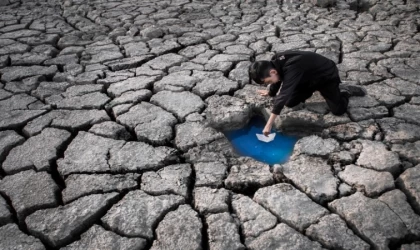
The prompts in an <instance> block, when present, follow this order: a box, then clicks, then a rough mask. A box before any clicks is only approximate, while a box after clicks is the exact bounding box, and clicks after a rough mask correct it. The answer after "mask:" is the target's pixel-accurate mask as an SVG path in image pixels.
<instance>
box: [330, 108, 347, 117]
mask: <svg viewBox="0 0 420 250" xmlns="http://www.w3.org/2000/svg"><path fill="white" fill-rule="evenodd" d="M346 111H347V108H340V109H331V113H332V114H333V115H336V116H340V115H343V114H344V113H346Z"/></svg>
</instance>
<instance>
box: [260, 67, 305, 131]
mask: <svg viewBox="0 0 420 250" xmlns="http://www.w3.org/2000/svg"><path fill="white" fill-rule="evenodd" d="M302 75H303V72H302V71H301V70H300V69H292V70H290V71H289V72H287V74H285V78H284V80H283V84H282V85H281V89H280V93H279V94H278V95H277V96H276V97H275V98H274V105H273V109H272V111H271V115H270V118H269V119H268V121H267V123H266V125H265V127H264V130H263V134H264V135H266V136H267V135H268V134H270V132H271V128H272V127H273V124H274V121H275V119H276V117H277V116H278V115H279V114H280V112H281V110H282V109H283V107H284V105H285V104H286V102H287V100H289V98H290V96H291V95H292V93H293V91H294V90H295V88H296V85H298V84H299V81H300V79H301V78H302Z"/></svg>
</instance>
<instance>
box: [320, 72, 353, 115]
mask: <svg viewBox="0 0 420 250" xmlns="http://www.w3.org/2000/svg"><path fill="white" fill-rule="evenodd" d="M340 82H341V80H340V78H339V77H335V78H333V79H331V80H330V81H329V82H327V83H326V84H325V85H323V86H322V87H321V88H320V89H318V90H319V92H320V93H321V95H322V96H323V97H324V99H325V101H326V102H327V104H328V107H329V108H330V110H331V113H333V114H334V115H342V114H344V113H345V112H346V111H347V106H348V104H349V96H348V95H346V94H345V93H342V92H340V89H339V88H338V86H339V84H340Z"/></svg>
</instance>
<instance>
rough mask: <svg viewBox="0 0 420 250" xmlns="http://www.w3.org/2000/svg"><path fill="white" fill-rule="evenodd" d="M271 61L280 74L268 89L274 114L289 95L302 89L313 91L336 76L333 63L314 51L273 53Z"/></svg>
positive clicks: (279, 109)
mask: <svg viewBox="0 0 420 250" xmlns="http://www.w3.org/2000/svg"><path fill="white" fill-rule="evenodd" d="M271 62H272V63H273V65H274V67H275V69H276V70H277V72H278V73H279V75H280V81H279V82H277V83H275V84H272V85H271V86H270V90H269V95H270V96H275V97H274V105H273V109H272V111H271V112H272V113H273V114H276V115H279V114H280V112H281V110H282V109H283V107H284V105H285V104H286V102H287V101H288V100H289V98H290V97H291V96H294V95H297V94H299V93H298V92H302V91H303V92H307V91H310V92H314V91H315V90H317V88H319V87H320V86H321V85H322V84H323V83H325V82H328V80H330V79H333V78H336V77H338V70H337V67H336V65H335V63H334V62H333V61H332V60H330V59H328V58H326V57H324V56H321V55H319V54H316V53H314V52H307V51H285V52H281V53H277V54H276V55H274V56H273V57H272V58H271ZM279 90H280V93H278V94H277V92H278V91H279ZM276 94H277V95H276Z"/></svg>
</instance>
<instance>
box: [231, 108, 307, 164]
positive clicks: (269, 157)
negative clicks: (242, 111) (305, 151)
mask: <svg viewBox="0 0 420 250" xmlns="http://www.w3.org/2000/svg"><path fill="white" fill-rule="evenodd" d="M265 123H266V122H265V120H264V118H262V117H260V116H255V117H253V118H252V119H251V120H250V122H249V123H248V125H247V126H246V127H244V128H242V129H238V130H234V131H229V132H226V133H225V136H226V137H227V138H228V139H229V141H230V142H231V144H232V146H233V148H234V149H235V151H236V152H237V153H238V154H239V155H242V156H249V157H252V158H254V159H255V160H257V161H261V162H264V163H267V164H270V165H273V164H282V163H285V162H286V161H287V160H288V159H289V157H290V155H291V154H292V152H293V147H294V146H295V143H296V141H297V140H298V139H299V138H298V137H296V136H287V135H283V134H281V133H279V132H276V137H275V138H274V140H273V141H271V142H262V141H259V140H258V139H257V136H256V134H262V131H263V129H264V126H265ZM272 132H275V131H272Z"/></svg>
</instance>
